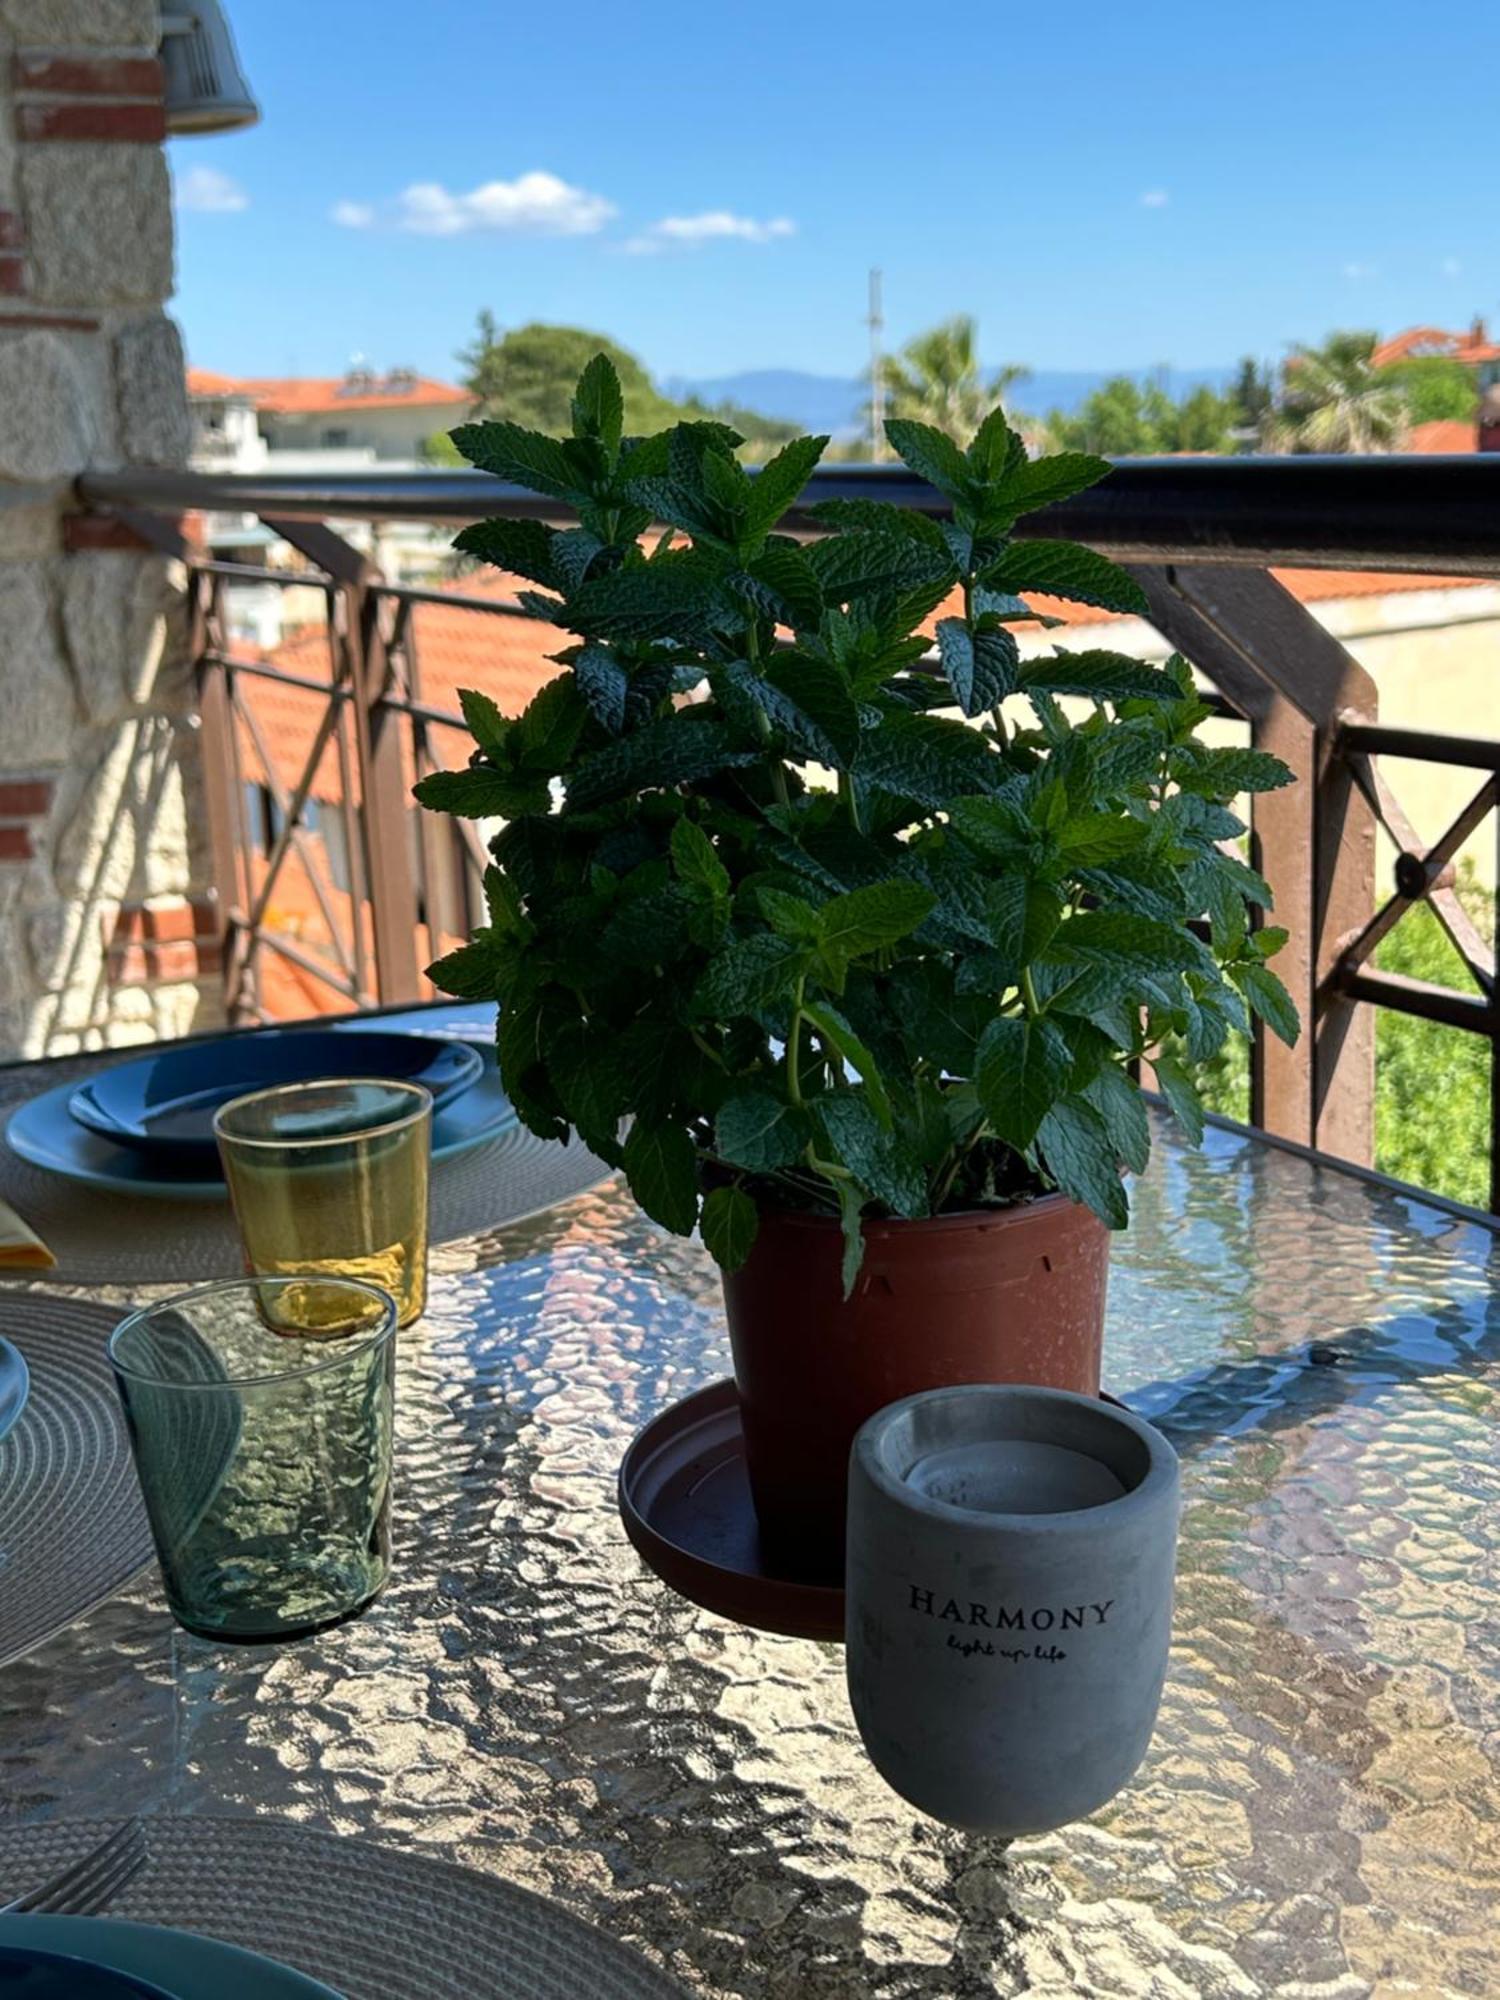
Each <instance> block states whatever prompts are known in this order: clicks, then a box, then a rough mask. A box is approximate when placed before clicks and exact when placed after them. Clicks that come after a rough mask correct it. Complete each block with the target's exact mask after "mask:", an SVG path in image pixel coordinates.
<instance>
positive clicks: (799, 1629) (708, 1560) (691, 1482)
mask: <svg viewBox="0 0 1500 2000" xmlns="http://www.w3.org/2000/svg"><path fill="white" fill-rule="evenodd" d="M619 1500H620V1517H621V1519H622V1520H623V1521H624V1523H625V1532H626V1534H627V1535H629V1537H630V1539H631V1542H632V1543H633V1544H634V1546H635V1549H636V1552H637V1554H638V1555H639V1556H640V1558H641V1560H642V1561H643V1562H644V1563H645V1564H646V1566H647V1568H648V1569H652V1570H654V1571H655V1572H656V1574H657V1575H658V1576H659V1577H660V1578H661V1579H662V1581H663V1583H667V1584H670V1585H671V1587H672V1588H673V1590H675V1591H677V1592H678V1593H679V1595H680V1596H683V1597H686V1598H688V1599H690V1600H691V1601H692V1602H693V1603H694V1604H701V1605H702V1606H703V1608H704V1610H706V1611H717V1612H718V1614H719V1615H720V1617H722V1618H733V1619H735V1620H737V1622H738V1623H740V1624H741V1625H754V1626H757V1627H758V1628H759V1629H760V1630H761V1631H763V1632H784V1633H787V1634H788V1635H789V1636H790V1637H792V1638H794V1639H832V1640H836V1641H837V1642H839V1643H840V1644H842V1642H843V1637H844V1592H843V1587H842V1585H841V1584H826V1583H801V1582H797V1581H795V1580H793V1579H791V1578H789V1577H785V1576H779V1575H777V1574H776V1572H775V1571H774V1570H773V1569H772V1568H771V1567H770V1566H769V1565H768V1564H767V1562H766V1560H765V1558H764V1555H763V1553H762V1550H761V1544H760V1530H759V1528H758V1527H757V1525H756V1520H755V1508H754V1506H753V1505H752V1503H751V1499H750V1477H749V1474H748V1473H747V1471H746V1469H745V1436H744V1432H743V1431H742V1430H741V1429H740V1404H739V1397H738V1395H737V1393H736V1391H735V1386H734V1382H733V1379H732V1378H730V1377H726V1378H725V1379H724V1380H723V1381H722V1382H712V1383H710V1384H709V1386H708V1387H707V1388H706V1389H699V1390H697V1391H696V1393H695V1394H693V1395H691V1396H685V1397H684V1398H683V1399H682V1401H681V1402H679V1403H673V1404H671V1405H670V1406H669V1407H668V1408H667V1409H665V1410H663V1411H662V1412H661V1414H660V1415H659V1416H656V1417H653V1418H652V1420H651V1422H650V1423H649V1424H647V1425H646V1427H645V1429H644V1430H641V1431H638V1432H637V1434H636V1436H635V1438H634V1439H633V1440H632V1442H631V1445H630V1449H629V1450H628V1451H627V1452H626V1454H625V1457H624V1460H623V1461H622V1463H621V1466H620V1490H619Z"/></svg>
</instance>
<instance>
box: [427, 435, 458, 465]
mask: <svg viewBox="0 0 1500 2000" xmlns="http://www.w3.org/2000/svg"><path fill="white" fill-rule="evenodd" d="M417 456H418V457H419V458H420V459H421V460H422V463H423V464H424V465H437V466H443V465H462V464H463V463H464V460H463V457H462V455H461V454H460V452H459V449H458V446H457V445H456V444H455V443H454V442H453V440H452V438H451V437H449V435H448V433H447V432H446V431H434V432H433V433H432V436H431V437H425V438H423V440H422V442H421V444H420V445H419V446H418V447H417Z"/></svg>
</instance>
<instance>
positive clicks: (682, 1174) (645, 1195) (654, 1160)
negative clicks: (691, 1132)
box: [624, 1118, 698, 1236]
mask: <svg viewBox="0 0 1500 2000" xmlns="http://www.w3.org/2000/svg"><path fill="white" fill-rule="evenodd" d="M624 1157H625V1178H626V1180H627V1181H629V1183H630V1192H631V1193H632V1194H633V1195H634V1196H635V1198H636V1200H637V1201H638V1202H639V1203H640V1205H641V1207H642V1208H643V1209H645V1211H646V1213H647V1215H649V1216H650V1217H651V1220H652V1221H653V1222H659V1223H660V1224H661V1226H662V1228H663V1229H670V1230H671V1232H672V1234H673V1235H674V1236H691V1235H692V1233H693V1229H694V1226H695V1225H696V1223H697V1220H698V1153H697V1149H696V1147H695V1146H694V1145H693V1142H692V1140H691V1139H690V1138H689V1137H688V1135H687V1133H686V1132H685V1131H684V1130H683V1128H682V1127H681V1126H680V1125H651V1124H648V1123H647V1122H646V1121H645V1119H640V1118H638V1119H637V1120H636V1122H635V1124H634V1125H632V1126H631V1128H630V1137H629V1138H628V1139H627V1140H626V1141H625V1156H624Z"/></svg>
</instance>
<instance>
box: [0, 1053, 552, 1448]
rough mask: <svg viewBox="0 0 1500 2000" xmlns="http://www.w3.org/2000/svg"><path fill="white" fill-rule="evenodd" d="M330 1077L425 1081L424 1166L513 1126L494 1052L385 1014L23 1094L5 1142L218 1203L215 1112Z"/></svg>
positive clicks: (145, 1060)
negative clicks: (428, 1136) (430, 1109)
mask: <svg viewBox="0 0 1500 2000" xmlns="http://www.w3.org/2000/svg"><path fill="white" fill-rule="evenodd" d="M402 1018H408V1017H402ZM473 1025H474V1033H475V1039H476V1040H481V1039H484V1040H487V1031H486V1029H485V1027H484V1025H483V1024H482V1023H478V1022H476V1023H475V1024H473ZM335 1077H337V1078H351V1077H386V1078H396V1079H399V1080H403V1081H406V1082H411V1083H421V1084H425V1085H426V1087H427V1089H428V1090H430V1091H431V1092H432V1097H433V1105H434V1111H435V1116H434V1121H433V1133H432V1139H433V1145H432V1156H433V1158H434V1159H435V1160H443V1159H447V1158H449V1157H451V1156H452V1155H453V1154H456V1153H463V1152H467V1151H468V1150H469V1148H470V1147H472V1146H478V1145H482V1144H483V1143H484V1142H485V1141H486V1140H488V1139H493V1138H495V1137H496V1136H497V1135H498V1134H499V1133H501V1132H503V1131H504V1130H505V1129H506V1128H507V1127H508V1126H510V1125H513V1124H514V1123H515V1112H514V1111H513V1110H512V1108H511V1106H510V1103H509V1101H508V1099H507V1098H506V1096H505V1093H504V1091H503V1090H502V1089H501V1087H500V1076H499V1071H498V1069H497V1068H496V1065H495V1060H494V1056H493V1053H490V1052H488V1051H485V1052H482V1051H481V1049H480V1048H479V1047H477V1046H475V1045H474V1042H473V1041H471V1040H469V1039H467V1038H466V1037H465V1036H464V1035H461V1034H460V1035H455V1034H452V1033H449V1034H444V1035H434V1034H424V1033H420V1032H416V1031H414V1030H408V1029H405V1028H402V1027H399V1026H398V1025H396V1023H395V1021H393V1020H392V1018H391V1017H385V1018H377V1019H375V1020H372V1021H370V1022H368V1023H365V1022H361V1021H358V1020H351V1021H348V1022H340V1023H338V1024H337V1025H335V1026H331V1027H326V1028H290V1029H279V1030H272V1031H268V1032H262V1033H256V1034H246V1035H224V1036H219V1037H216V1038H215V1039H213V1040H210V1041H198V1042H184V1043H180V1044H177V1045H176V1046H174V1047H170V1048H165V1049H162V1050H160V1051H157V1052H156V1053H153V1054H151V1055H147V1056H142V1057H140V1058H138V1059H137V1060H135V1061H133V1062H123V1063H117V1064H115V1065H114V1066H113V1067H111V1068H106V1069H101V1070H98V1071H96V1072H95V1073H94V1074H92V1075H90V1076H89V1077H88V1078H87V1079H86V1080H85V1081H84V1082H82V1083H78V1082H71V1083H63V1084H59V1085H57V1086H56V1088H54V1089H52V1090H48V1091H44V1092H43V1093H42V1094H41V1096H39V1097H33V1098H31V1099H29V1100H28V1101H27V1102H26V1103H25V1104H23V1105H21V1106H20V1107H19V1109H17V1110H16V1111H15V1113H14V1114H13V1115H12V1117H11V1120H10V1123H9V1125H8V1126H7V1127H6V1132H5V1137H6V1142H7V1144H8V1145H9V1146H10V1147H11V1149H12V1151H13V1152H15V1153H18V1154H19V1155H20V1157H21V1158H22V1159H23V1160H27V1161H29V1162H30V1163H31V1165H33V1166H36V1167H44V1168H46V1169H48V1170H49V1171H50V1172H52V1173H57V1174H64V1175H66V1176H67V1177H68V1178H69V1179H70V1180H75V1181H85V1182H88V1183H90V1184H91V1185H93V1186H97V1187H107V1188H114V1189H118V1190H121V1191H123V1192H127V1193H130V1194H144V1195H161V1196H164V1197H168V1198H170V1199H172V1200H176V1201H182V1200H208V1201H212V1200H222V1199H223V1198H224V1195H225V1187H224V1182H223V1179H222V1178H221V1175H220V1170H219V1157H218V1150H217V1147H216V1145H215V1143H214V1136H213V1116H214V1113H215V1111H217V1110H218V1108H219V1107H220V1105H222V1104H227V1103H228V1102H229V1100H230V1099H231V1098H233V1097H240V1096H242V1095H244V1093H245V1092H247V1091H252V1090H268V1089H271V1088H272V1087H274V1086H275V1085H277V1084H287V1083H303V1082H311V1081H320V1080H324V1079H331V1078H335ZM0 1421H3V1419H0Z"/></svg>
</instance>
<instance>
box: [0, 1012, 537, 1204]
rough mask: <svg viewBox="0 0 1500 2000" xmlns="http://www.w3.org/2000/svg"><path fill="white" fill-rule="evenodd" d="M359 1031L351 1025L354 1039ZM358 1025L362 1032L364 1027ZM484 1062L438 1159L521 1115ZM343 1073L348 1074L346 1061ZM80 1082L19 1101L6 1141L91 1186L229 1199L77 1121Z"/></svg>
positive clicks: (451, 1118) (443, 1123) (445, 1112)
mask: <svg viewBox="0 0 1500 2000" xmlns="http://www.w3.org/2000/svg"><path fill="white" fill-rule="evenodd" d="M355 1032H356V1031H355V1030H353V1029H351V1030H350V1031H349V1034H348V1039H349V1040H351V1041H352V1040H353V1039H354V1036H355ZM358 1033H359V1034H360V1038H361V1039H363V1036H364V1031H363V1030H360V1031H358ZM460 1046H461V1045H460ZM473 1053H474V1054H476V1055H477V1054H478V1053H479V1052H478V1051H477V1050H475V1051H473ZM480 1067H481V1070H482V1072H483V1074H482V1075H481V1076H480V1079H479V1081H478V1083H476V1084H475V1085H474V1087H473V1089H472V1090H466V1091H465V1092H464V1093H463V1095H462V1096H461V1097H456V1098H454V1099H453V1100H452V1101H451V1102H450V1103H448V1104H447V1105H445V1106H444V1107H443V1109H442V1110H441V1111H440V1112H438V1114H437V1116H436V1118H435V1119H434V1120H433V1126H432V1157H433V1159H434V1160H447V1159H451V1158H453V1156H454V1155H455V1154H457V1153H466V1152H468V1151H469V1149H470V1147H471V1146H482V1145H483V1144H484V1143H485V1141H486V1140H487V1139H493V1138H496V1137H497V1136H498V1135H499V1134H500V1133H501V1132H505V1131H508V1130H509V1128H510V1127H511V1126H512V1125H514V1124H515V1122H516V1114H515V1110H514V1108H513V1107H512V1105H511V1101H510V1099H509V1098H508V1097H507V1096H506V1094H505V1092H504V1091H503V1090H502V1089H501V1087H500V1072H499V1071H498V1069H497V1068H496V1067H495V1061H494V1058H493V1056H488V1055H486V1056H481V1057H480ZM344 1073H345V1074H346V1075H347V1074H348V1071H347V1069H346V1070H345V1072H344ZM73 1090H74V1085H72V1084H70V1083H63V1084H59V1085H58V1086H57V1088H56V1089H55V1090H48V1091H44V1092H43V1093H42V1095H41V1096H40V1097H33V1098H31V1099H29V1100H28V1101H27V1102H26V1103H25V1104H21V1105H18V1106H17V1107H16V1109H15V1110H14V1111H13V1112H12V1113H11V1117H10V1123H9V1124H8V1125H7V1126H6V1128H5V1141H6V1144H7V1145H8V1146H9V1147H10V1149H11V1151H12V1152H13V1153H19V1154H20V1156H21V1158H22V1159H23V1160H29V1161H30V1162H31V1164H32V1166H34V1167H45V1168H46V1169H47V1170H48V1172H50V1173H54V1174H62V1175H64V1176H65V1177H66V1178H67V1179H68V1180H72V1181H83V1182H84V1183H85V1184H86V1185H88V1186H90V1187H102V1188H111V1189H113V1190H114V1191H115V1192H116V1193H118V1194H140V1195H152V1196H156V1197H158V1198H162V1199H166V1200H170V1201H223V1200H225V1199H226V1197H227V1195H228V1192H229V1191H228V1189H227V1188H226V1187H225V1185H224V1183H223V1181H221V1180H219V1179H218V1178H217V1177H215V1178H214V1179H212V1180H206V1179H203V1178H201V1177H199V1176H198V1175H197V1174H196V1173H195V1172H194V1171H193V1170H191V1169H189V1170H187V1171H185V1172H184V1171H178V1172H175V1173H174V1172H173V1171H172V1170H171V1169H170V1168H166V1169H164V1168H161V1167H159V1166H158V1165H157V1164H156V1162H155V1161H154V1160H152V1159H149V1158H148V1157H147V1155H146V1154H144V1153H142V1152H140V1151H132V1150H131V1149H130V1148H129V1147H127V1146H117V1145H115V1144H114V1143H113V1141H111V1140H109V1139H101V1138H99V1137H98V1136H97V1134H95V1133H93V1132H90V1131H88V1130H87V1129H86V1128H85V1127H84V1126H82V1125H80V1124H78V1123H77V1121H76V1120H75V1119H74V1118H73V1117H72V1115H71V1114H70V1112H69V1110H68V1099H69V1098H70V1097H71V1096H72V1094H73Z"/></svg>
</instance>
